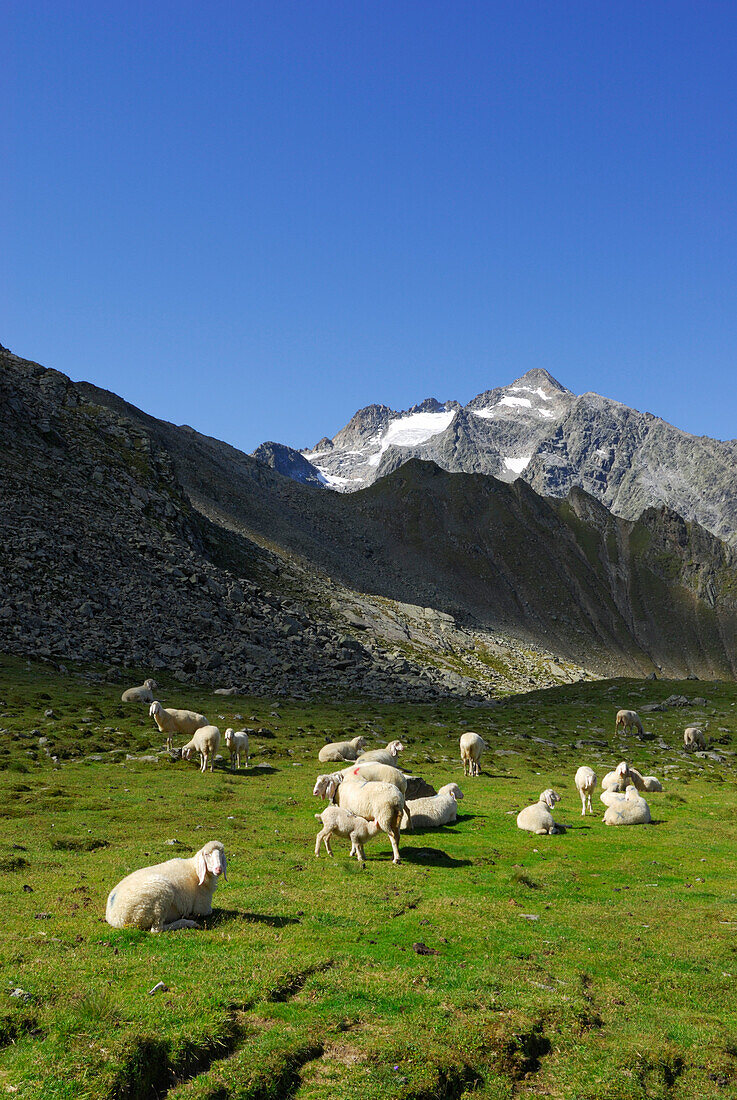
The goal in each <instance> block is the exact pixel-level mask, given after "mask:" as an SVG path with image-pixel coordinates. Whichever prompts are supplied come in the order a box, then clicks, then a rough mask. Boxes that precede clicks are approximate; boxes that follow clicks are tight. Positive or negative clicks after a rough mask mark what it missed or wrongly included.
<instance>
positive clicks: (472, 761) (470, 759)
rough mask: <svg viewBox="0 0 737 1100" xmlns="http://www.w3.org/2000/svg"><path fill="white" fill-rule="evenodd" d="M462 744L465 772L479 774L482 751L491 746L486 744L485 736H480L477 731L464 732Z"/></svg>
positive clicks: (465, 773) (466, 773)
mask: <svg viewBox="0 0 737 1100" xmlns="http://www.w3.org/2000/svg"><path fill="white" fill-rule="evenodd" d="M460 745H461V760H462V761H463V774H464V775H478V774H479V772H480V769H479V760H480V759H481V753H482V752H483V751H484V749H488V747H489V746H488V745H487V744H486V742H485V741H484V739H483V737H479V735H478V734H477V733H464V734H462V735H461V741H460Z"/></svg>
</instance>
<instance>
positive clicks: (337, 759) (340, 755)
mask: <svg viewBox="0 0 737 1100" xmlns="http://www.w3.org/2000/svg"><path fill="white" fill-rule="evenodd" d="M367 744H368V742H367V740H366V738H365V737H354V738H353V740H352V741H334V742H332V743H330V744H328V745H323V747H322V748H321V749H320V751H319V753H318V754H317V759H318V760H319V761H320V763H321V764H327V763H336V764H340V763H346V764H347V763H350V761H351V760H355V759H356V757H357V756H358V754H359V752H360V751H361V749H362V748H364V746H365V745H367Z"/></svg>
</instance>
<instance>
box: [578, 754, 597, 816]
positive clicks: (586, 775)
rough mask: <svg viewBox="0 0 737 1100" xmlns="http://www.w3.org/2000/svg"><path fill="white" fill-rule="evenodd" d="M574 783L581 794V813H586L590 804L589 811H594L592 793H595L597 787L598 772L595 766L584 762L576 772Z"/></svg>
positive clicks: (583, 814)
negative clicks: (588, 765) (591, 766)
mask: <svg viewBox="0 0 737 1100" xmlns="http://www.w3.org/2000/svg"><path fill="white" fill-rule="evenodd" d="M574 783H575V784H576V788H577V790H578V793H579V794H580V795H581V815H582V816H585V815H586V807H587V806H588V810H589V813H590V814H592V813H593V812H594V811H593V810H592V808H591V795H592V794H593V793H594V789H595V787H596V772H595V771H594V769H593V768H589V767H587V765H586V764H583V765H582V766H581V767H580V768H579V769H578V771H577V772H576V775H575V778H574Z"/></svg>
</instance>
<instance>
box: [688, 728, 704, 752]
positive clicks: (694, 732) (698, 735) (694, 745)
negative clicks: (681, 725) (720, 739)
mask: <svg viewBox="0 0 737 1100" xmlns="http://www.w3.org/2000/svg"><path fill="white" fill-rule="evenodd" d="M683 747H684V749H686V751H687V752H696V751H697V750H700V751H702V752H703V751H704V749H705V748H706V737H705V736H704V731H703V730H700V729H699V728H698V726H688V727H687V728H686V729H685V730H684V731H683Z"/></svg>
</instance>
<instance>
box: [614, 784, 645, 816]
mask: <svg viewBox="0 0 737 1100" xmlns="http://www.w3.org/2000/svg"><path fill="white" fill-rule="evenodd" d="M649 823H650V807H649V806H648V804H647V802H646V801H645V799H644V798H640V796H639V794H638V793H637V788H636V787H635V786H634V784H632V783H630V785H629V786H628V787H627V790H626V792H625V795H624V798H620V799H617V801H616V802H613V803H612V804H611V806H609V807H608V808H607V811H606V813H605V814H604V824H605V825H649Z"/></svg>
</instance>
